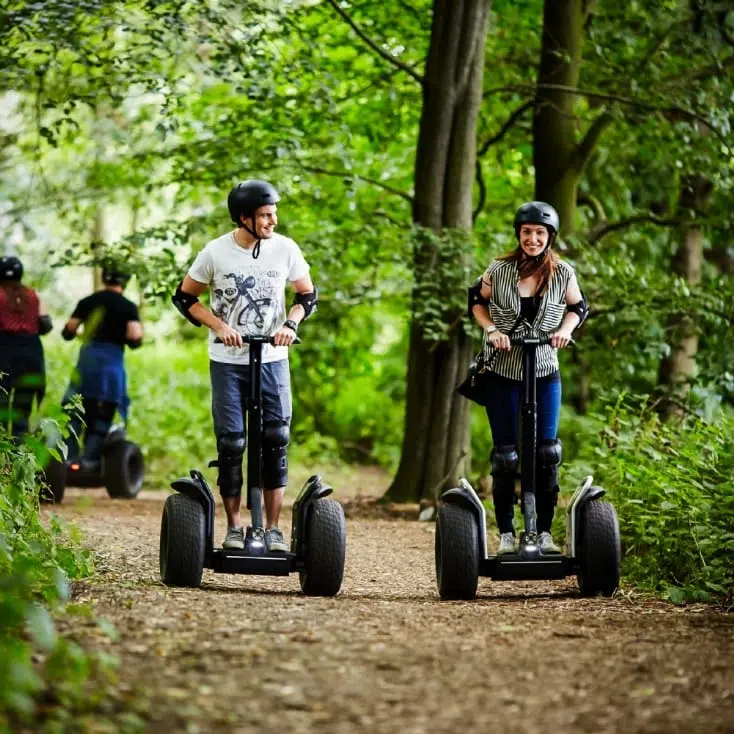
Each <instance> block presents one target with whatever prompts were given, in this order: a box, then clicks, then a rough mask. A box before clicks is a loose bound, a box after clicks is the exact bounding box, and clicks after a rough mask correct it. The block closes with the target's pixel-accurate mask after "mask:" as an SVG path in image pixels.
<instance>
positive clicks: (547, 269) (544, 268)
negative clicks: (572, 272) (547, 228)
mask: <svg viewBox="0 0 734 734" xmlns="http://www.w3.org/2000/svg"><path fill="white" fill-rule="evenodd" d="M555 239H556V237H555V235H554V234H552V233H551V234H550V236H549V237H548V246H547V247H546V248H545V251H544V252H543V256H542V258H541V259H540V260H537V259H536V258H534V257H528V256H527V255H526V254H525V251H524V250H523V249H522V247H521V246H520V245H519V244H518V246H517V247H516V248H515V249H514V250H513V251H512V252H508V253H506V254H505V255H500V256H499V257H498V258H497V259H498V260H504V261H505V262H514V263H516V264H517V270H518V272H519V273H520V280H522V279H523V278H529V277H530V276H532V275H539V276H540V277H539V279H538V290H537V291H536V293H535V296H536V298H539V297H540V296H542V295H543V293H544V292H545V290H546V288H547V287H548V283H550V282H551V279H552V278H553V273H555V271H556V266H557V265H558V262H559V258H558V255H556V253H555V252H553V250H552V249H551V248H552V246H553V242H554V240H555Z"/></svg>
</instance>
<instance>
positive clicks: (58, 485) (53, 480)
mask: <svg viewBox="0 0 734 734" xmlns="http://www.w3.org/2000/svg"><path fill="white" fill-rule="evenodd" d="M40 479H42V480H43V481H45V483H46V484H47V485H48V486H47V487H41V489H40V491H39V499H40V500H41V502H44V503H52V502H53V503H55V504H57V505H59V504H61V502H62V501H63V499H64V491H65V490H66V462H63V461H59V460H58V459H54V458H53V457H51V459H49V462H48V465H47V466H46V469H45V470H44V472H43V474H41V476H40Z"/></svg>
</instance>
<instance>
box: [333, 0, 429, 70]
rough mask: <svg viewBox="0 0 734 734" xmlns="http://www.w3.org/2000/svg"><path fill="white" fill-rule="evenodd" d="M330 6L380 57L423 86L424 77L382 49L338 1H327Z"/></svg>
mask: <svg viewBox="0 0 734 734" xmlns="http://www.w3.org/2000/svg"><path fill="white" fill-rule="evenodd" d="M327 2H328V3H329V5H331V7H332V8H334V10H336V12H337V13H338V14H339V15H340V16H341V17H342V19H343V20H344V21H345V22H346V23H347V24H348V25H349V27H350V28H351V29H352V30H353V31H354V32H355V33H356V34H357V35H358V36H359V38H361V39H362V40H363V41H364V42H365V43H366V44H367V45H368V46H369V47H370V48H371V49H372V50H373V51H374V52H375V53H376V54H378V56H381V57H382V58H383V59H385V60H386V61H389V62H390V63H391V64H392V65H393V66H397V67H398V68H399V69H402V70H403V71H404V72H406V73H407V74H410V76H412V77H413V79H415V80H416V81H417V82H418V84H423V77H422V76H421V75H420V74H419V73H418V72H417V71H416V70H415V69H414V68H413V67H412V66H410V65H409V64H406V63H405V62H404V61H401V60H400V59H397V58H395V57H394V56H393V55H392V54H389V53H388V52H387V51H385V49H384V48H381V47H380V46H379V45H378V44H377V43H376V42H375V41H373V40H372V39H371V38H370V37H369V36H368V35H367V34H366V33H365V32H364V31H363V30H362V29H361V28H360V27H359V26H358V25H357V23H356V22H355V21H354V20H352V18H351V17H350V16H349V15H348V14H347V13H345V12H344V10H342V8H341V7H340V6H339V3H338V2H337V0H327Z"/></svg>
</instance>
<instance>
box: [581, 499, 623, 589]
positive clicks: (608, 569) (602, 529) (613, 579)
mask: <svg viewBox="0 0 734 734" xmlns="http://www.w3.org/2000/svg"><path fill="white" fill-rule="evenodd" d="M579 532H580V537H579V542H578V548H577V558H578V561H579V572H578V575H577V579H578V583H579V588H580V589H581V593H582V594H583V595H584V596H595V595H596V594H602V595H604V596H611V595H612V594H613V593H614V591H615V590H616V588H617V587H618V586H619V563H620V558H621V550H620V543H619V522H618V520H617V512H616V510H615V509H614V506H613V505H612V504H610V503H609V502H605V501H604V500H590V501H589V502H587V503H586V504H584V505H583V506H582V507H581V518H580V527H579Z"/></svg>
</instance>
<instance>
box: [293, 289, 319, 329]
mask: <svg viewBox="0 0 734 734" xmlns="http://www.w3.org/2000/svg"><path fill="white" fill-rule="evenodd" d="M318 303H319V289H318V288H314V289H313V293H296V300H295V301H293V305H294V306H302V307H303V311H304V317H303V320H304V321H305V320H306V319H307V318H308V317H309V316H310V315H311V314H312V313H313V312H314V311H315V310H316V308H317V307H318Z"/></svg>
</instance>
